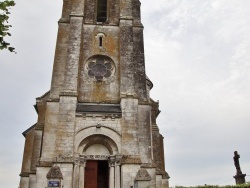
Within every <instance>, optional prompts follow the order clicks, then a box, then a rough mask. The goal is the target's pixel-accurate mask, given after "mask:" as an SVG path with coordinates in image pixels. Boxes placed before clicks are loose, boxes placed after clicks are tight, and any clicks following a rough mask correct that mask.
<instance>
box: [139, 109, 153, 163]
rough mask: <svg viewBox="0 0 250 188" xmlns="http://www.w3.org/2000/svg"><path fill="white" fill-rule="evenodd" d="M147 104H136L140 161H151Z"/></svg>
mask: <svg viewBox="0 0 250 188" xmlns="http://www.w3.org/2000/svg"><path fill="white" fill-rule="evenodd" d="M150 111H151V107H150V106H149V105H139V106H138V141H139V150H140V158H141V161H142V163H151V162H152V156H151V127H150V116H151V114H150Z"/></svg>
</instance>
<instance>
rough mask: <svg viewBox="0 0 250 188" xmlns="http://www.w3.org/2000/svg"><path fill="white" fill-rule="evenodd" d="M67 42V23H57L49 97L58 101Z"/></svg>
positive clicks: (62, 80)
mask: <svg viewBox="0 0 250 188" xmlns="http://www.w3.org/2000/svg"><path fill="white" fill-rule="evenodd" d="M68 40H69V23H68V21H67V22H66V23H65V21H64V22H63V20H61V21H59V28H58V34H57V43H56V50H55V58H54V67H53V74H52V81H51V89H50V96H51V98H52V99H59V94H60V92H62V90H63V83H64V74H65V66H66V60H67V49H68Z"/></svg>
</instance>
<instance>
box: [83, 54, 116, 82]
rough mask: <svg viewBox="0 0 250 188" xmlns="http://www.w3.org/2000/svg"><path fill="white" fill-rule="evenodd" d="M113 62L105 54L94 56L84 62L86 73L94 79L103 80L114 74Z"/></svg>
mask: <svg viewBox="0 0 250 188" xmlns="http://www.w3.org/2000/svg"><path fill="white" fill-rule="evenodd" d="M114 69H115V66H114V62H113V61H112V60H111V59H110V58H109V57H107V56H94V57H92V58H90V59H89V60H88V61H87V63H86V70H87V74H88V76H89V77H90V78H92V79H94V80H95V81H105V80H107V79H109V78H110V77H111V76H112V75H113V74H114V71H115V70H114Z"/></svg>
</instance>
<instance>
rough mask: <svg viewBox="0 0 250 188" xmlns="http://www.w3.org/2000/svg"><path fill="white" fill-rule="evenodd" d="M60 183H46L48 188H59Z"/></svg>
mask: <svg viewBox="0 0 250 188" xmlns="http://www.w3.org/2000/svg"><path fill="white" fill-rule="evenodd" d="M59 186H60V182H59V181H48V187H59Z"/></svg>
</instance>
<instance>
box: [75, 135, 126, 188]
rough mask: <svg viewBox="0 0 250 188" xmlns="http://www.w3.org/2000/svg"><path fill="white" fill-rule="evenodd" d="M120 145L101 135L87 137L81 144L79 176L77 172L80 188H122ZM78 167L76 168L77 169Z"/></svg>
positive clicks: (78, 149) (78, 148) (79, 146)
mask: <svg viewBox="0 0 250 188" xmlns="http://www.w3.org/2000/svg"><path fill="white" fill-rule="evenodd" d="M118 143H119V142H118ZM118 143H117V142H115V141H114V140H113V139H111V138H110V137H108V136H106V135H101V134H94V135H91V136H87V137H85V138H84V139H82V141H81V142H79V145H78V147H77V152H78V153H79V163H77V165H78V167H79V175H77V172H78V170H76V171H77V172H76V176H75V180H76V182H79V188H114V187H117V188H119V187H120V181H121V179H120V166H121V163H120V162H121V158H122V156H121V155H120V154H119V148H118ZM78 167H77V166H75V169H78ZM77 179H78V180H77Z"/></svg>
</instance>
